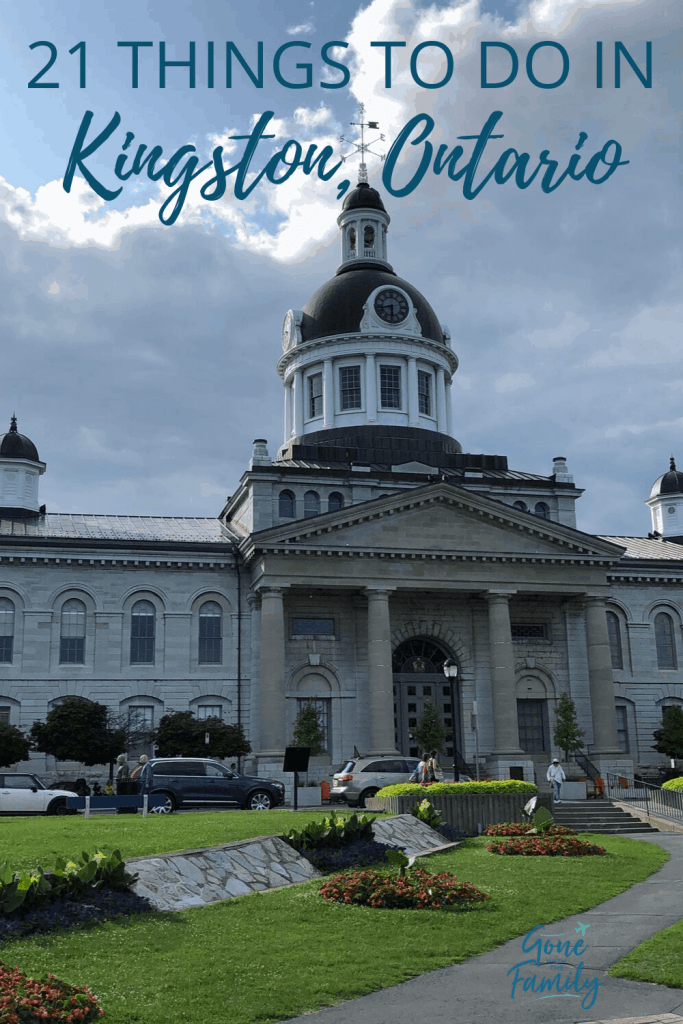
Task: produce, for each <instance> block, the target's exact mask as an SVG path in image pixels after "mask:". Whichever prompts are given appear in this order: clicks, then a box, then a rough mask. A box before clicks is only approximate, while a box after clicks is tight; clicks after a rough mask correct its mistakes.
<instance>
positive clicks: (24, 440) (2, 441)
mask: <svg viewBox="0 0 683 1024" xmlns="http://www.w3.org/2000/svg"><path fill="white" fill-rule="evenodd" d="M0 459H29V461H30V462H40V458H39V457H38V450H37V448H36V446H35V445H34V443H33V441H31V440H30V439H29V438H28V437H25V436H24V435H23V434H20V433H19V432H18V430H17V418H16V416H13V417H12V421H11V423H10V428H9V433H8V434H2V435H1V436H0Z"/></svg>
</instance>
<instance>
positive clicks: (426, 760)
mask: <svg viewBox="0 0 683 1024" xmlns="http://www.w3.org/2000/svg"><path fill="white" fill-rule="evenodd" d="M430 773H431V763H430V757H429V753H428V752H427V751H425V752H424V754H423V755H422V760H421V761H420V763H419V765H418V766H417V775H418V778H419V780H420V782H421V783H422V784H423V785H425V783H428V782H432V781H433V780H432V779H430V777H429V776H430Z"/></svg>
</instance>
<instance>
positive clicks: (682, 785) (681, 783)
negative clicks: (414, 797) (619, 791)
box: [391, 775, 683, 790]
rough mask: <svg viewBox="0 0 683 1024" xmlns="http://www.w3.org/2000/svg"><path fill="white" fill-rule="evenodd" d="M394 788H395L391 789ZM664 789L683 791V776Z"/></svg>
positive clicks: (670, 780)
mask: <svg viewBox="0 0 683 1024" xmlns="http://www.w3.org/2000/svg"><path fill="white" fill-rule="evenodd" d="M391 788H392V789H393V788H394V787H393V786H392V787H391ZM662 789H673V790H677V789H683V775H682V776H681V777H680V778H678V779H669V781H668V782H663V783H662Z"/></svg>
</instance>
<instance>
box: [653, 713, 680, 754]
mask: <svg viewBox="0 0 683 1024" xmlns="http://www.w3.org/2000/svg"><path fill="white" fill-rule="evenodd" d="M654 738H655V741H656V742H655V745H654V747H653V748H652V749H653V750H656V751H658V752H659V753H660V754H666V756H667V757H683V708H679V707H671V708H665V710H664V718H663V720H662V728H661V729H657V731H656V732H655V734H654Z"/></svg>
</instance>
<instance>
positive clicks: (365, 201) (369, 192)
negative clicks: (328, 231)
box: [342, 181, 386, 213]
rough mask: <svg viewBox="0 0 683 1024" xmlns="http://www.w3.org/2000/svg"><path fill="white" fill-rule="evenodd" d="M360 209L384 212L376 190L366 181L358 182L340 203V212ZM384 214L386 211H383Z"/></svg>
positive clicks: (380, 198)
mask: <svg viewBox="0 0 683 1024" xmlns="http://www.w3.org/2000/svg"><path fill="white" fill-rule="evenodd" d="M362 207H365V208H366V209H367V208H370V209H372V210H384V203H383V202H382V197H381V195H380V194H379V192H378V191H377V189H376V188H373V187H372V185H368V183H367V181H359V182H358V184H357V185H356V187H355V188H354V189H352V190H351V191H350V192H347V193H346V195H345V197H344V202H343V203H342V210H358V209H361V208H362ZM384 212H385V213H386V210H384Z"/></svg>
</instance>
